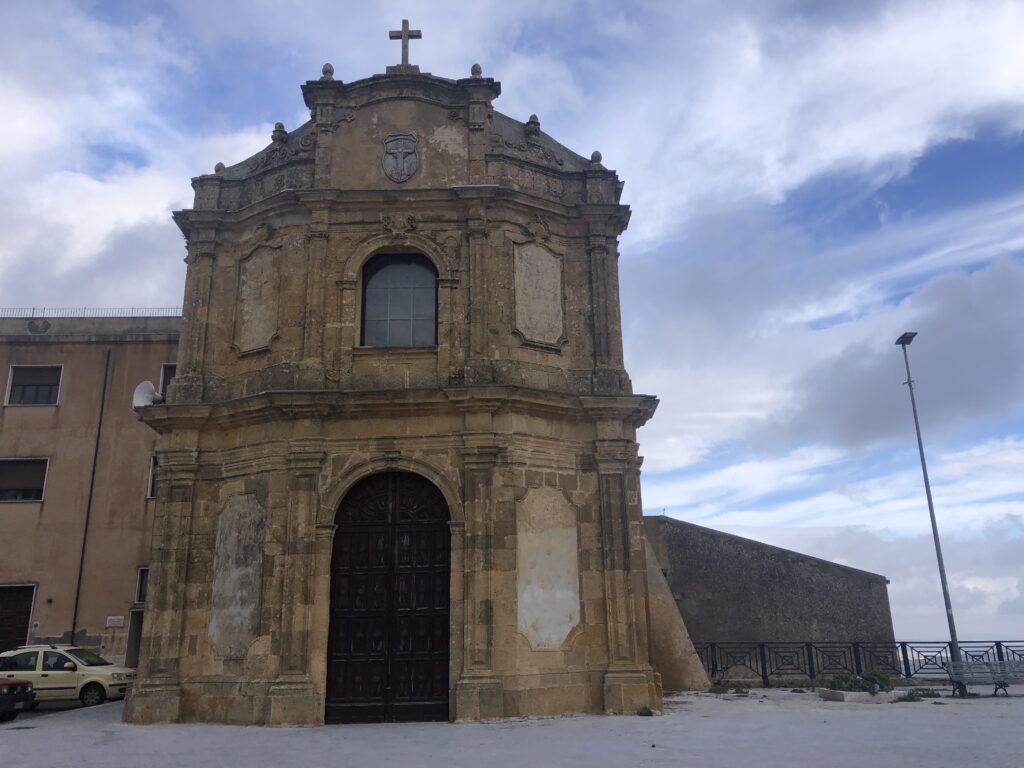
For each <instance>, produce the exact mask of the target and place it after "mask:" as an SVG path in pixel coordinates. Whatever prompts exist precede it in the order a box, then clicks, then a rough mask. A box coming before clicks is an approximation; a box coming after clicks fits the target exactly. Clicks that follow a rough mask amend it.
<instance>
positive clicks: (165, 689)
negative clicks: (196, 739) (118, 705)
mask: <svg viewBox="0 0 1024 768" xmlns="http://www.w3.org/2000/svg"><path fill="white" fill-rule="evenodd" d="M180 720H181V688H180V687H179V686H178V685H177V684H167V685H160V684H149V685H145V686H136V687H135V689H134V690H132V692H131V693H130V694H128V698H127V699H126V700H125V704H124V721H125V722H126V723H135V724H137V725H147V724H149V723H177V722H179V721H180Z"/></svg>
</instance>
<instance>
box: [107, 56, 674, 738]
mask: <svg viewBox="0 0 1024 768" xmlns="http://www.w3.org/2000/svg"><path fill="white" fill-rule="evenodd" d="M303 93H304V96H305V99H306V103H307V105H308V106H309V107H310V109H311V114H312V120H311V122H310V123H307V124H306V125H303V126H301V127H300V128H298V129H296V130H295V131H293V132H292V133H288V132H287V131H285V130H284V128H283V126H278V127H277V128H275V130H274V133H273V135H272V137H271V145H270V146H268V147H267V149H265V150H264V151H263V152H261V153H259V154H258V155H256V156H255V157H253V158H250V159H248V160H245V161H243V162H242V163H239V164H237V165H234V166H231V167H228V168H224V167H223V166H218V168H217V170H216V172H215V173H213V174H210V175H206V176H201V177H198V178H197V179H194V180H193V184H194V186H195V189H196V198H195V207H194V208H193V209H191V210H186V211H180V212H178V213H177V214H175V218H176V220H177V222H178V224H179V226H180V227H181V228H182V230H183V232H185V234H186V239H187V241H188V258H187V262H188V274H187V278H186V288H185V301H184V312H183V328H182V338H181V349H180V360H179V367H178V373H177V377H176V379H175V383H174V385H173V386H172V387H171V390H170V392H169V396H168V402H167V403H166V404H163V405H158V406H153V407H150V408H147V409H145V411H144V413H143V418H144V420H145V421H146V423H147V424H149V425H150V426H151V427H153V428H154V429H155V430H156V431H157V432H159V433H160V434H161V440H160V443H159V449H158V454H159V456H160V473H159V478H158V496H159V501H158V504H157V519H156V523H155V531H154V538H153V541H154V543H153V573H152V577H151V579H152V580H151V584H152V590H153V592H154V599H153V602H154V606H153V610H152V611H151V613H150V615H149V616H148V617H147V622H146V625H145V631H144V640H143V662H142V665H141V668H140V680H139V683H138V685H137V686H136V691H135V693H134V694H133V696H132V698H131V700H130V701H129V704H128V707H127V709H126V714H127V717H128V718H129V719H132V720H135V721H144V722H151V721H159V720H171V721H173V720H215V721H224V722H237V723H274V724H280V723H306V724H310V723H319V722H323V719H324V704H325V685H326V675H327V659H326V655H327V638H328V629H329V621H330V594H331V593H330V578H331V575H330V560H331V547H332V541H333V537H334V530H335V526H334V519H335V513H336V510H337V509H338V506H339V504H340V503H341V501H342V499H343V498H344V494H345V492H346V491H347V490H348V489H349V488H351V487H352V486H353V484H354V483H356V482H357V481H359V480H360V479H362V478H363V477H366V476H367V475H369V474H372V473H376V472H383V471H406V472H414V473H417V474H419V475H421V476H423V477H425V478H426V479H428V480H430V481H431V482H432V483H434V484H435V485H436V486H437V488H438V489H439V490H440V491H441V492H442V494H443V495H444V496H445V498H446V500H447V501H448V505H449V511H450V516H451V578H450V582H449V583H450V591H451V593H450V606H451V612H450V616H451V626H450V638H451V653H450V657H449V660H450V673H449V684H450V697H449V701H450V707H451V712H450V715H451V717H452V718H453V719H460V718H466V719H477V718H489V717H502V716H514V715H515V716H518V715H540V714H557V713H562V712H596V711H610V712H635V711H636V710H637V709H639V708H640V707H643V706H649V707H651V708H653V709H657V708H658V707H660V702H661V689H660V686H659V683H658V678H657V675H656V674H655V672H654V671H653V670H652V668H651V664H650V654H649V649H650V638H649V632H648V629H649V628H648V616H649V606H648V604H647V570H646V559H645V549H644V546H645V545H644V535H643V523H642V519H641V504H640V488H639V467H640V459H639V456H638V455H637V445H636V428H637V427H638V426H640V425H642V424H643V423H644V422H645V421H646V420H647V419H648V418H649V417H650V416H651V414H652V413H653V411H654V408H655V406H656V404H657V401H656V400H655V399H654V398H652V397H645V396H634V395H633V394H632V391H631V386H630V382H629V378H628V376H627V375H626V373H625V370H624V369H623V363H622V345H621V327H620V321H619V305H618V280H617V250H616V248H617V244H616V243H617V237H618V236H619V234H621V232H622V230H623V229H624V228H625V226H626V223H627V222H628V216H629V212H628V209H627V208H626V207H625V206H621V205H619V203H618V198H619V193H620V191H621V185H620V184H619V182H618V179H617V177H616V175H615V173H614V172H612V171H609V170H607V169H605V168H604V167H603V166H602V165H601V163H600V158H599V157H596V156H595V157H594V158H592V159H591V160H590V161H588V160H585V159H584V158H582V157H580V156H578V155H575V154H574V153H572V152H570V151H569V150H567V149H565V148H564V147H561V145H559V144H557V142H554V141H553V140H552V139H550V137H547V136H545V135H544V134H542V133H541V132H540V129H539V123H538V122H537V121H536V120H531V121H528V122H527V123H526V124H523V123H518V122H516V121H513V120H510V119H509V118H505V117H502V116H500V115H498V114H497V113H495V112H494V111H493V108H492V107H491V100H493V98H495V97H496V96H497V95H498V94H499V93H500V85H499V84H498V83H496V82H495V81H493V80H490V79H485V78H482V77H480V76H479V74H475V75H474V76H473V77H471V78H467V79H464V80H458V81H453V80H445V79H442V78H435V77H431V76H428V75H423V76H420V75H411V74H396V75H389V76H386V77H374V78H369V79H368V80H364V81H359V82H356V83H350V84H347V85H346V84H342V83H341V82H338V81H334V80H333V79H331V77H330V76H329V75H328V74H325V76H324V78H323V79H321V80H319V81H311V82H308V83H306V84H305V86H304V87H303ZM392 144H394V145H395V146H396V148H395V150H394V152H393V153H391V152H392V150H391V149H389V147H390V146H392ZM389 153H390V154H389ZM310 164H312V168H311V173H307V170H308V168H307V167H308V166H309V165H310ZM555 181H557V182H558V183H555ZM290 185H291V186H290ZM380 253H392V254H393V253H419V254H422V255H423V256H425V257H426V258H427V259H429V260H430V261H431V262H432V263H433V265H434V267H435V268H436V271H437V275H438V282H437V289H438V292H437V344H436V346H434V347H420V348H384V347H376V348H368V347H364V346H362V343H361V339H360V329H361V326H362V320H361V313H362V311H363V308H362V304H363V302H362V295H363V284H362V281H363V266H364V265H365V264H366V262H367V260H368V259H370V258H372V257H373V256H374V255H376V254H380ZM538 281H540V282H538ZM242 500H244V501H242ZM239 525H244V526H246V527H247V532H246V534H245V535H244V536H241V535H240V536H239V537H238V540H237V541H232V540H231V538H230V536H228V535H227V533H226V532H227V531H229V530H230V529H231V528H232V527H237V526H239ZM261 526H262V529H261V528H260V527H261ZM260 530H262V534H260ZM260 536H262V538H261V540H260ZM258 540H259V541H258ZM260 544H261V549H260V551H259V552H254V551H253V549H254V547H257V546H258V545H260ZM231 584H236V585H243V586H244V588H241V589H239V588H229V587H228V586H226V585H231Z"/></svg>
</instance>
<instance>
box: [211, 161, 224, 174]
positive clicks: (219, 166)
mask: <svg viewBox="0 0 1024 768" xmlns="http://www.w3.org/2000/svg"><path fill="white" fill-rule="evenodd" d="M223 170H224V163H217V164H216V165H215V166H213V172H214V173H220V172H222V171H223Z"/></svg>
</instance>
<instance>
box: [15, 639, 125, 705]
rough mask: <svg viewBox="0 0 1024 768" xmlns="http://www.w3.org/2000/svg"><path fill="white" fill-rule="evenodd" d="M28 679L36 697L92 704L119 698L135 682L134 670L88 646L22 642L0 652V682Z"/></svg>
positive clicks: (37, 698) (45, 699)
mask: <svg viewBox="0 0 1024 768" xmlns="http://www.w3.org/2000/svg"><path fill="white" fill-rule="evenodd" d="M7 678H17V679H19V680H28V681H29V682H31V683H32V687H33V689H34V690H35V693H36V701H74V700H75V699H78V700H79V701H81V702H82V705H83V706H86V707H92V706H95V705H97V704H102V703H103V702H104V701H106V700H107V699H123V698H124V696H125V694H126V693H127V692H128V690H129V689H130V688H131V686H132V683H133V682H135V670H134V669H129V668H128V667H118V666H115V665H113V664H111V663H110V662H109V661H107V660H106V659H104V658H103V657H102V656H98V655H97V654H95V653H94V652H93V651H90V650H89V649H88V648H79V647H77V646H74V645H25V646H22V647H21V648H16V649H15V650H13V651H6V652H4V653H0V683H2V682H3V681H4V680H6V679H7Z"/></svg>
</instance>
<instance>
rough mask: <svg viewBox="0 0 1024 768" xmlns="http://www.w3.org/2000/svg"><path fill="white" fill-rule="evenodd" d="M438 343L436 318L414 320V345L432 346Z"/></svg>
mask: <svg viewBox="0 0 1024 768" xmlns="http://www.w3.org/2000/svg"><path fill="white" fill-rule="evenodd" d="M436 343H437V341H436V339H435V338H434V318H430V319H429V320H413V321H412V344H411V345H410V346H413V347H432V346H434V345H435V344H436Z"/></svg>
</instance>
